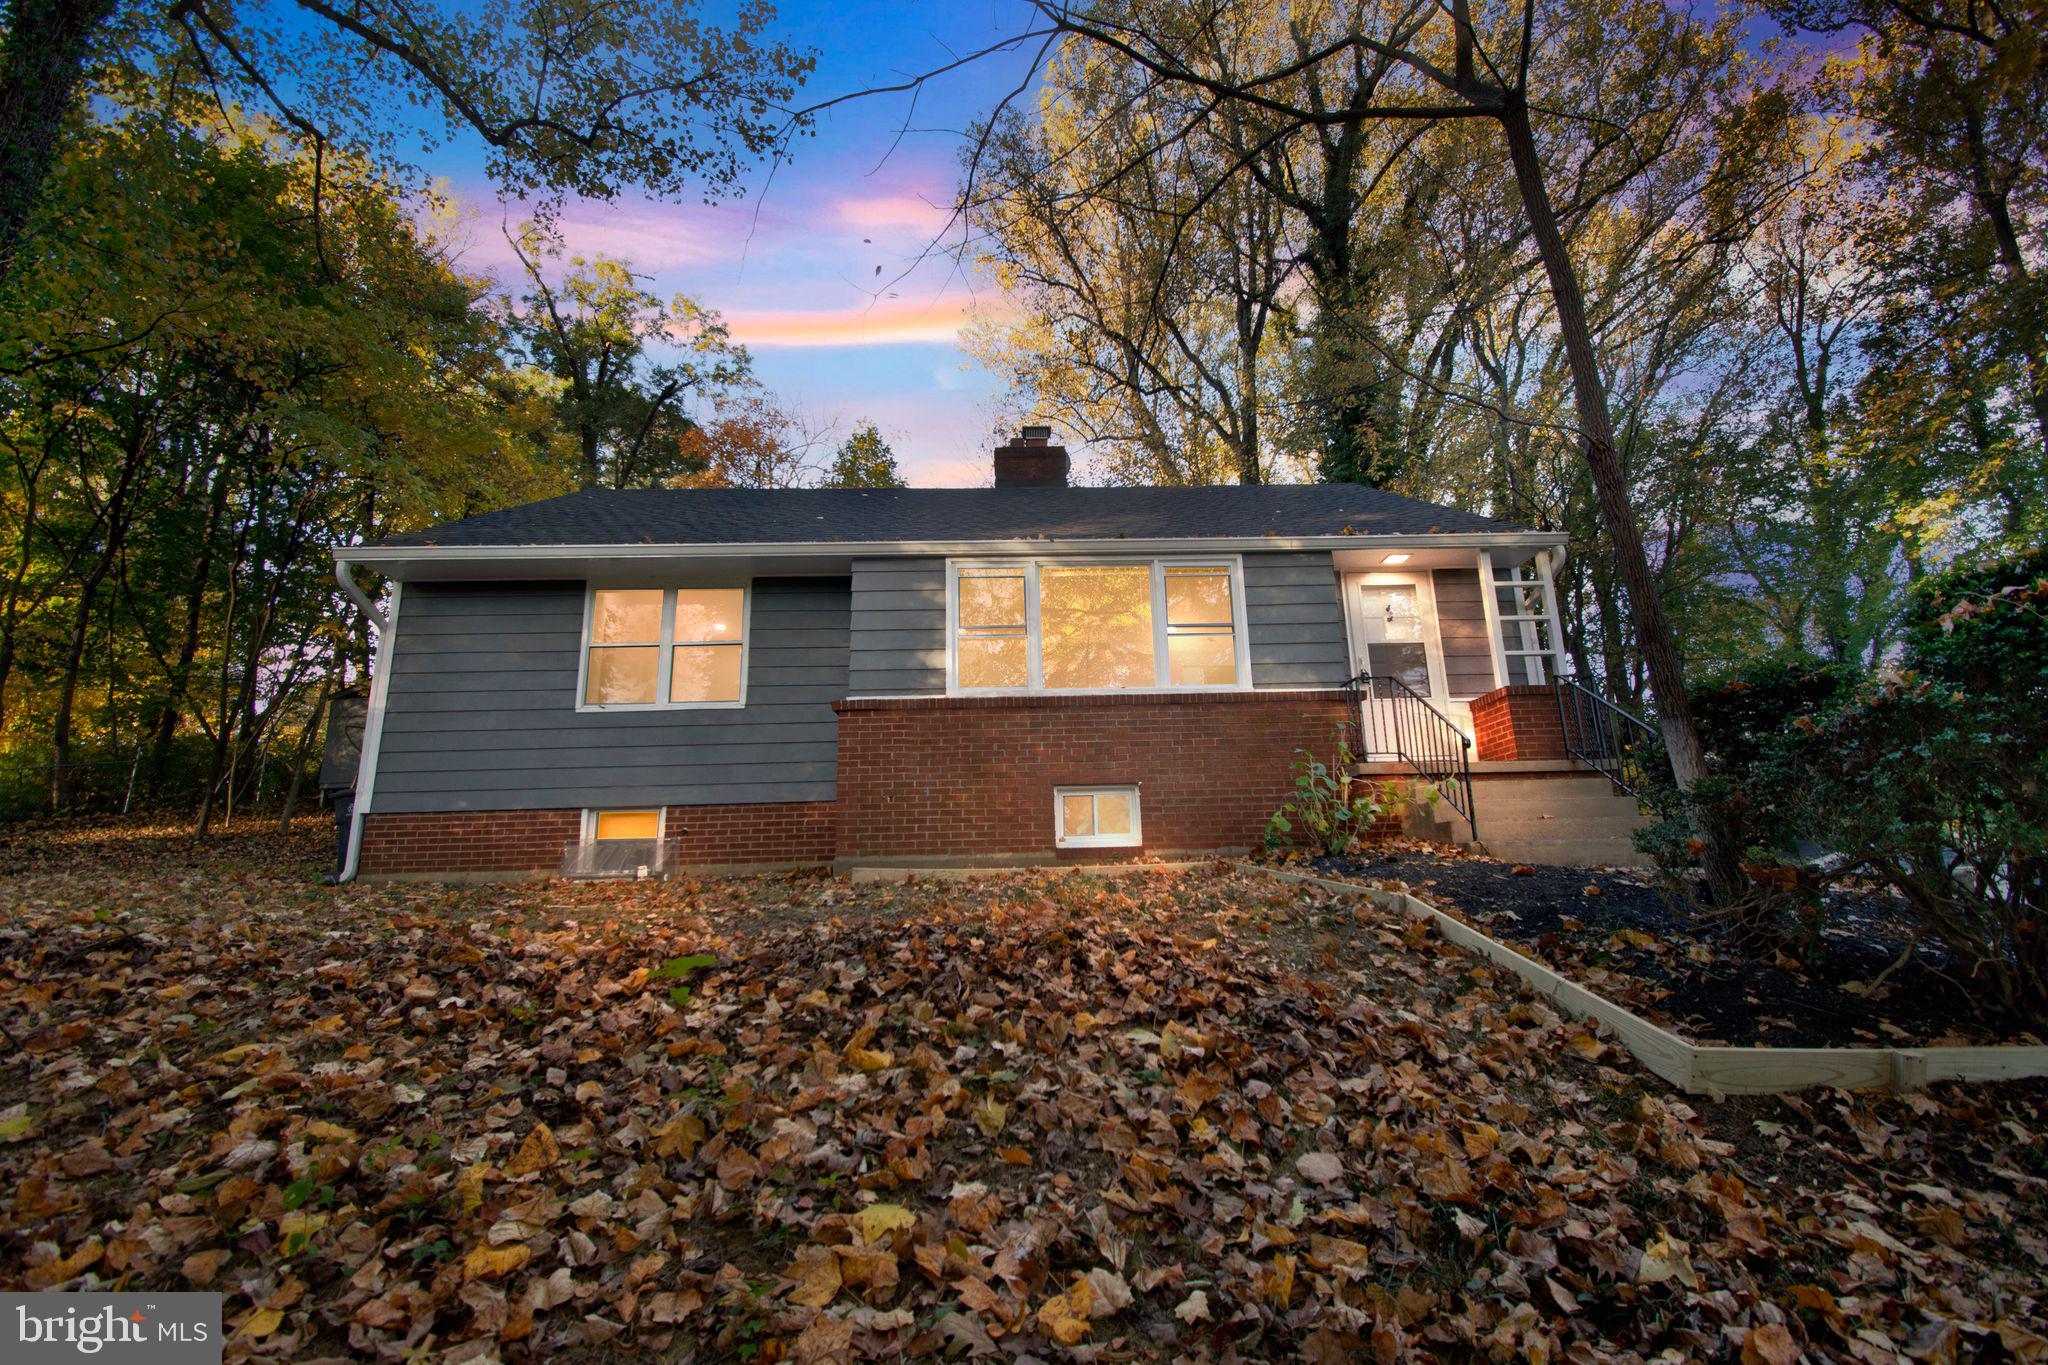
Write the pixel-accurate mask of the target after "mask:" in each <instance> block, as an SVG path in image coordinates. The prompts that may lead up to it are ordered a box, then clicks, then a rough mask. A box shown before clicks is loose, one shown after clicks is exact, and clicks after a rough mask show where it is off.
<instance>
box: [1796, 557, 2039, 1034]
mask: <svg viewBox="0 0 2048 1365" xmlns="http://www.w3.org/2000/svg"><path fill="white" fill-rule="evenodd" d="M1803 748H1804V750H1805V752H1806V755H1807V762H1806V768H1807V771H1808V773H1809V775H1810V777H1809V785H1808V793H1807V799H1808V800H1809V801H1810V802H1811V804H1812V810H1813V814H1814V817H1815V819H1816V821H1817V823H1818V825H1819V828H1820V832H1821V838H1822V840H1823V842H1825V843H1826V844H1827V846H1828V847H1830V848H1831V849H1833V850H1835V851H1836V852H1838V853H1840V854H1842V855H1844V857H1845V858H1846V859H1847V866H1848V867H1849V868H1850V869H1852V870H1858V871H1863V872H1866V873H1868V874H1870V875H1873V876H1876V877H1879V878H1882V879H1883V880H1884V881H1886V882H1887V883H1889V884H1890V885H1891V886H1892V887H1894V888H1895V889H1897V891H1898V892H1899V893H1900V895H1902V896H1903V897H1904V898H1905V901H1906V904H1907V906H1908V915H1909V918H1910V919H1911V920H1912V921H1913V926H1914V928H1915V930H1916V931H1917V932H1919V933H1920V934H1921V935H1922V936H1924V937H1927V938H1930V939H1932V940H1933V941H1935V942H1937V943H1939V944H1940V945H1941V946H1942V947H1943V948H1945V949H1947V950H1948V952H1949V953H1950V954H1952V955H1953V956H1954V958H1955V960H1956V962H1957V963H1958V965H1959V966H1960V967H1961V969H1962V971H1963V973H1964V975H1965V978H1966V980H1967V981H1968V983H1970V985H1971V986H1972V988H1973V989H1977V990H1981V991H1983V992H1984V994H1985V996H1986V998H1988V999H1989V1000H1990V1001H1991V1002H1993V1003H1995V1004H1997V1005H1998V1006H2000V1007H2001V1008H2004V1009H2008V1010H2013V1011H2019V1012H2023V1013H2025V1014H2027V1015H2029V1016H2030V1017H2032V1018H2034V1019H2037V1020H2048V554H2042V553H2037V554H2034V555H2030V556H2027V557H2025V558H2022V559H2019V560H2015V561H2011V562H2009V563H2006V564H2002V565H1994V566H1991V567H1989V568H1978V569H1970V570H1965V571H1962V572H1958V573H1953V574H1947V575H1942V576H1940V577H1937V578H1934V579H1931V580H1929V581H1927V582H1925V583H1922V584H1920V585H1918V586H1917V587H1916V588H1915V590H1914V592H1913V594H1912V599H1911V603H1910V605H1909V607H1908V609H1907V616H1906V641H1905V648H1904V651H1903V655H1902V659H1901V668H1900V669H1899V671H1898V672H1897V674H1896V675H1894V676H1890V677H1887V678H1885V679H1883V680H1881V681H1879V682H1878V683H1876V684H1874V685H1872V686H1871V687H1869V688H1867V689H1865V692H1864V694H1863V695H1862V697H1861V698H1860V699H1859V700H1858V701H1857V703H1856V704H1855V705H1853V706H1851V707H1848V708H1845V709H1844V710H1842V711H1841V712H1840V713H1839V714H1838V715H1837V716H1836V717H1835V718H1834V719H1833V720H1832V721H1831V722H1830V723H1828V724H1827V725H1825V726H1823V727H1821V728H1819V729H1818V730H1817V732H1816V733H1814V734H1813V735H1812V736H1811V737H1810V740H1809V742H1807V743H1806V744H1805V745H1804V746H1803Z"/></svg>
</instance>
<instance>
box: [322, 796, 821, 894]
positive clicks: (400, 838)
mask: <svg viewBox="0 0 2048 1365" xmlns="http://www.w3.org/2000/svg"><path fill="white" fill-rule="evenodd" d="M833 810H834V808H833V804H832V803H831V802H830V801H794V802H784V803H781V804H772V805H754V806H670V807H669V808H668V825H667V829H668V837H669V838H671V839H674V840H676V841H677V843H678V845H679V846H680V852H681V857H682V861H683V863H684V865H685V866H693V865H694V866H701V867H710V866H739V867H745V866H749V865H756V864H777V863H829V862H831V861H832V839H833V825H834V820H833ZM582 830H583V812H581V811H578V810H485V811H450V812H440V813H434V814H416V815H415V814H403V815H395V814H378V813H376V812H374V811H373V812H371V813H370V814H369V815H366V816H364V817H363V856H362V859H361V862H360V865H359V868H358V870H359V871H360V872H361V873H362V874H363V875H364V876H368V877H392V876H408V875H415V876H416V875H423V874H434V873H449V874H461V873H467V872H553V871H555V870H556V869H558V868H559V867H561V865H562V847H563V845H565V844H569V843H573V842H574V841H575V840H576V839H578V838H579V837H581V835H582Z"/></svg>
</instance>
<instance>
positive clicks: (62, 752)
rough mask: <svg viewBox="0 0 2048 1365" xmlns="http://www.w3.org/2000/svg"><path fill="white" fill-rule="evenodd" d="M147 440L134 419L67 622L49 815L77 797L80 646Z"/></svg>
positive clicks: (115, 552) (117, 549)
mask: <svg viewBox="0 0 2048 1365" xmlns="http://www.w3.org/2000/svg"><path fill="white" fill-rule="evenodd" d="M149 438H150V425H149V423H148V421H147V420H146V419H145V418H143V417H142V416H139V415H138V416H136V417H135V419H134V423H133V426H132V427H131V428H130V430H129V433H128V442H127V446H126V448H125V449H124V450H123V451H122V457H121V475H120V478H119V479H118V480H116V481H115V484H114V489H113V491H112V492H111V493H110V494H109V495H108V497H107V506H106V514H105V516H103V517H102V518H101V519H100V527H101V528H103V529H104V530H105V532H106V542H105V544H103V545H102V546H101V547H100V554H99V558H98V559H97V560H95V561H94V563H93V566H92V567H91V568H90V569H88V570H87V571H86V573H85V575H84V577H82V578H81V579H79V582H78V610H77V611H76V612H75V613H73V615H72V618H71V635H70V638H69V639H68V640H67V641H66V643H65V650H64V673H63V681H62V682H61V683H60V684H59V685H58V689H57V714H56V716H55V718H54V719H53V720H52V722H51V726H50V805H51V808H52V809H53V810H63V809H65V808H66V807H68V806H70V805H71V804H72V802H73V801H74V800H75V799H76V797H77V794H78V783H77V781H76V780H75V779H74V778H73V777H72V775H71V723H72V718H73V713H74V711H75V709H76V707H77V704H78V673H79V670H80V668H82V667H83V666H84V663H85V645H86V641H87V639H88V638H89V637H90V635H91V629H92V609H93V606H94V604H95V599H96V598H97V597H98V595H99V590H100V584H102V583H104V582H105V581H106V578H107V575H108V574H109V573H110V572H112V571H113V567H114V563H115V561H116V560H118V559H119V558H120V557H121V548H122V546H123V544H124V543H125V542H126V538H127V534H128V498H129V495H130V493H131V492H132V491H133V490H134V487H135V479H136V477H137V475H138V474H139V472H140V471H141V468H142V459H143V453H144V451H145V450H146V449H147V448H148V444H149Z"/></svg>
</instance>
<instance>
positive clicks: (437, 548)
mask: <svg viewBox="0 0 2048 1365" xmlns="http://www.w3.org/2000/svg"><path fill="white" fill-rule="evenodd" d="M1565 538H1566V537H1565V534H1564V533H1563V532H1561V531H1457V532H1445V533H1431V532H1418V533H1410V534H1402V535H1350V536H1154V537H1146V538H1143V539H1140V538H1137V537H1122V536H1119V537H1107V538H1105V537H1093V538H1085V539H1074V540H1059V539H1053V538H1050V537H1038V538H1033V539H1025V540H1015V539H1012V540H944V541H942V540H896V541H848V540H803V541H784V540H776V541H734V542H730V543H718V544H705V543H702V542H688V543H683V542H673V543H666V544H648V543H639V544H617V543H613V544H602V543H599V544H583V545H364V546H355V547H352V548H350V549H347V550H337V551H335V554H334V557H335V562H336V563H337V564H362V565H364V566H366V567H371V568H375V567H378V566H383V565H393V564H406V563H411V562H431V563H435V564H466V563H484V562H491V561H505V560H518V561H524V562H528V563H547V562H550V561H554V560H585V559H593V558H601V559H609V560H617V561H635V560H673V559H729V558H735V557H748V558H756V559H781V558H790V559H795V558H811V559H815V558H819V557H824V556H836V555H846V556H848V557H854V558H864V557H868V556H874V557H888V556H897V555H994V554H1047V553H1060V554H1188V553H1206V552H1214V553H1218V554H1221V553H1234V554H1242V553H1246V552H1256V551H1259V550H1362V549H1367V548H1370V549H1373V550H1391V549H1418V550H1426V549H1446V550H1448V549H1460V548H1473V549H1478V548H1507V547H1510V546H1527V547H1530V548H1548V547H1551V546H1556V545H1561V544H1563V543H1564V541H1565Z"/></svg>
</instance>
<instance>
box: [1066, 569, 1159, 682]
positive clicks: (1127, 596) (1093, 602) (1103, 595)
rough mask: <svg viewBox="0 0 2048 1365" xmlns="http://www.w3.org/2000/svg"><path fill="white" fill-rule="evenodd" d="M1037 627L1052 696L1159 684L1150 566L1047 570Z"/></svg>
mask: <svg viewBox="0 0 2048 1365" xmlns="http://www.w3.org/2000/svg"><path fill="white" fill-rule="evenodd" d="M1038 622H1039V634H1040V662H1041V667H1042V668H1043V671H1044V674H1045V685H1046V686H1047V687H1049V688H1088V687H1151V686H1153V685H1154V684H1155V683H1156V682H1157V681H1158V678H1159V665H1158V659H1157V657H1156V655H1155V654H1154V652H1153V640H1152V567H1151V566H1150V565H1149V564H1096V565H1088V566H1085V567H1072V568H1069V567H1064V566H1053V565H1047V566H1046V567H1044V568H1042V569H1040V570H1039V575H1038Z"/></svg>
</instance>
